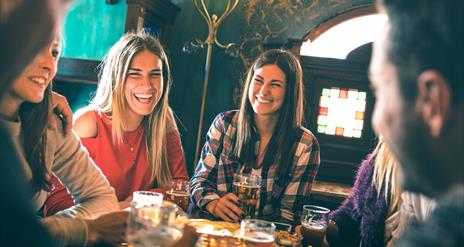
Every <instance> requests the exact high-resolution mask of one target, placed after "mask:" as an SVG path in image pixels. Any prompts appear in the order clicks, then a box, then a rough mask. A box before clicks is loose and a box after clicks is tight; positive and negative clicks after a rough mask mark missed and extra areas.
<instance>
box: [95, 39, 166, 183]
mask: <svg viewBox="0 0 464 247" xmlns="http://www.w3.org/2000/svg"><path fill="white" fill-rule="evenodd" d="M144 50H148V51H150V52H151V53H153V54H155V55H156V56H158V57H159V58H160V59H161V61H162V63H163V71H162V75H163V84H164V85H163V88H164V89H163V93H162V95H161V98H160V100H159V101H158V103H157V104H156V106H155V109H154V110H153V112H152V113H151V114H150V115H148V116H145V117H144V119H143V121H142V125H143V127H144V129H145V132H144V135H145V136H144V137H145V141H146V144H147V150H148V152H147V155H148V157H147V158H148V163H149V165H150V167H151V171H152V177H153V179H154V182H156V183H158V185H160V186H161V187H163V186H166V185H167V184H168V182H169V181H170V180H171V179H172V174H171V171H170V168H169V165H168V160H167V150H166V129H167V127H166V123H167V122H166V119H167V118H168V117H169V114H170V113H169V111H170V108H169V104H168V98H169V89H170V86H171V70H170V67H169V61H168V58H167V56H166V53H165V51H164V48H163V46H162V45H161V44H160V42H159V40H158V39H156V38H155V37H153V36H152V35H150V34H149V33H147V32H146V31H144V30H142V31H140V32H137V33H134V32H130V33H127V34H125V35H124V36H122V37H121V39H119V41H118V42H116V44H114V45H113V46H112V47H111V49H110V51H109V52H108V54H107V55H106V56H105V58H104V60H103V62H102V64H101V71H100V75H99V77H100V79H99V83H98V88H97V92H96V94H95V97H94V98H93V100H92V103H91V105H92V106H93V107H95V108H96V109H97V110H98V111H100V112H103V113H105V114H107V115H108V116H111V118H112V120H111V122H112V127H113V128H112V135H113V140H115V143H114V144H116V145H119V144H121V143H122V142H123V136H124V129H125V128H124V121H123V118H124V116H123V115H124V112H126V111H127V110H128V108H129V106H128V104H127V101H126V97H125V94H124V89H125V85H126V79H127V71H128V70H129V65H130V63H131V61H132V59H133V57H134V56H135V55H136V54H138V53H139V52H142V51H144Z"/></svg>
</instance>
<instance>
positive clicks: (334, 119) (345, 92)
mask: <svg viewBox="0 0 464 247" xmlns="http://www.w3.org/2000/svg"><path fill="white" fill-rule="evenodd" d="M365 111H366V92H363V91H359V90H358V89H349V88H348V89H347V88H338V87H332V88H323V89H322V94H321V98H320V101H319V115H318V118H317V132H319V133H323V134H326V135H336V136H344V137H349V138H361V135H362V130H363V126H364V116H365V114H364V113H365Z"/></svg>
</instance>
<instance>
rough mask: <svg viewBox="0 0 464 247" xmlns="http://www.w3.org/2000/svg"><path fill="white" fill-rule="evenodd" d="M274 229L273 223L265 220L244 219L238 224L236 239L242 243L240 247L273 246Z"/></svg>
mask: <svg viewBox="0 0 464 247" xmlns="http://www.w3.org/2000/svg"><path fill="white" fill-rule="evenodd" d="M275 229H276V226H275V224H274V223H271V222H268V221H265V220H257V219H244V220H242V222H241V223H240V230H239V234H238V237H239V238H240V241H242V246H247V247H248V246H250V247H268V246H269V247H270V246H275V237H274V233H275Z"/></svg>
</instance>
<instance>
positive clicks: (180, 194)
mask: <svg viewBox="0 0 464 247" xmlns="http://www.w3.org/2000/svg"><path fill="white" fill-rule="evenodd" d="M166 197H167V198H166V199H167V200H169V201H171V202H173V203H175V204H177V206H179V207H181V208H182V209H183V210H184V211H187V208H188V204H189V200H190V182H189V181H187V180H183V179H174V180H172V181H171V182H170V184H169V187H168V190H167V191H166Z"/></svg>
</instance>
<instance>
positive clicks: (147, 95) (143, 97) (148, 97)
mask: <svg viewBox="0 0 464 247" xmlns="http://www.w3.org/2000/svg"><path fill="white" fill-rule="evenodd" d="M134 95H135V97H137V98H141V99H150V98H151V97H153V94H136V93H135V94H134Z"/></svg>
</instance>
